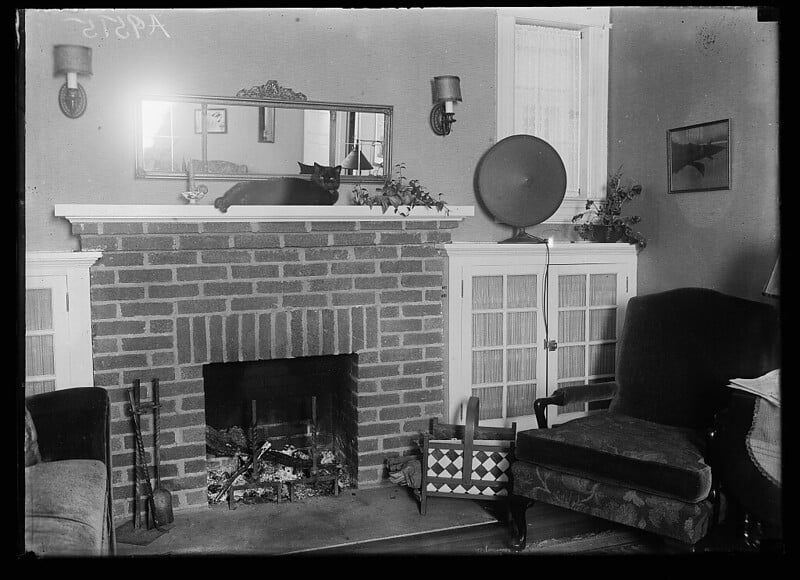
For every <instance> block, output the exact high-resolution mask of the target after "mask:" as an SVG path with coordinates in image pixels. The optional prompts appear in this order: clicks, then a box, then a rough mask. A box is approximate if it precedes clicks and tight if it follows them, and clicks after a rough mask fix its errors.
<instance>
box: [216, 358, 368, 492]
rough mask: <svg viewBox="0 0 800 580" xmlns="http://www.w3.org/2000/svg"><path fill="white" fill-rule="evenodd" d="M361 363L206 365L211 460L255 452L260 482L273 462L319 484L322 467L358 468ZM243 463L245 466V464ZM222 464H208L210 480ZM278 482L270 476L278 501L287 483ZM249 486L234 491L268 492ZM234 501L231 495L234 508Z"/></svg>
mask: <svg viewBox="0 0 800 580" xmlns="http://www.w3.org/2000/svg"><path fill="white" fill-rule="evenodd" d="M355 358H356V356H355V355H329V356H312V357H300V358H294V359H276V360H266V361H248V362H228V363H213V364H207V365H205V366H204V367H203V382H204V388H205V410H206V426H207V427H206V431H207V433H206V435H207V436H206V444H207V450H208V453H209V459H210V458H212V457H213V458H214V459H219V456H220V454H221V455H222V456H227V455H233V456H237V457H238V456H239V455H241V454H243V453H244V454H245V455H248V453H249V455H248V460H249V461H251V462H252V466H251V468H250V472H251V474H256V475H258V474H259V473H260V471H261V467H262V462H264V461H267V462H270V463H273V464H274V466H275V467H278V469H287V470H288V471H289V472H290V474H289V475H291V476H293V477H295V478H300V480H304V481H310V480H313V481H314V482H315V483H316V482H317V480H318V479H319V477H320V476H319V473H320V466H321V465H324V464H326V463H327V464H328V465H336V466H337V468H336V473H337V474H340V473H341V469H342V466H345V469H347V466H348V465H349V466H355V465H356V436H357V420H356V419H357V418H356V411H355V406H354V405H353V403H352V400H353V383H354V379H353V371H354V368H355V367H354V365H355ZM238 463H239V464H240V465H239V467H241V458H239V460H238ZM218 465H219V462H218V461H210V462H209V472H210V475H211V471H212V470H216V469H217V466H218ZM280 466H283V467H282V468H281V467H280ZM303 467H305V469H303ZM323 471H325V470H324V469H323ZM275 475H276V474H275V472H274V470H273V471H271V472H270V477H269V478H268V480H269V481H270V482H272V483H275V484H277V487H276V494H277V498H278V501H280V494H281V490H282V489H285V486H284V488H281V487H280V482H282V481H284V479H283V478H282V477H280V474H278V476H277V477H276V476H275ZM304 476H305V477H304ZM210 479H211V477H210ZM250 479H251V483H250V484H248V485H245V486H243V487H241V486H240V487H239V488H234V489H239V490H242V489H245V490H248V491H251V490H253V489H256V490H261V489H262V488H265V487H269V486H268V485H261V484H259V483H257V482H256V480H255V479H254V476H252V475H251V478H250ZM328 479H332V478H330V477H329V478H328ZM263 480H264V479H263V477H262V478H260V479H259V480H258V481H262V482H263ZM292 481H296V479H292ZM335 486H336V484H334V490H335V491H336V492H337V493H338V488H337V487H335ZM289 490H290V491H292V492H293V490H294V488H293V487H291V486H290V487H289ZM211 497H212V496H211V495H209V499H211ZM292 497H293V496H292ZM232 498H233V495H232V494H231V493H228V499H229V502H230V501H231V500H232Z"/></svg>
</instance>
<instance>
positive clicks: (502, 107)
mask: <svg viewBox="0 0 800 580" xmlns="http://www.w3.org/2000/svg"><path fill="white" fill-rule="evenodd" d="M516 24H534V25H538V26H551V27H557V28H567V29H571V30H579V31H581V33H582V39H581V61H582V73H581V81H580V85H581V112H582V113H581V129H580V132H581V141H582V147H581V154H580V170H579V175H580V178H579V188H580V194H579V196H578V197H565V198H564V201H563V202H562V204H561V206H560V207H559V208H558V210H556V212H555V213H554V214H553V215H552V216H551V217H550V218H548V219H547V220H545V221H544V222H543V223H545V224H568V223H571V222H572V216H574V215H575V214H578V213H580V212H582V211H584V210H585V206H586V201H587V200H589V199H602V198H604V197H605V195H606V182H607V179H608V54H609V30H610V28H611V24H610V9H609V8H607V7H605V8H604V7H592V8H569V7H567V8H516V9H514V8H508V9H499V10H498V11H497V141H500V140H501V139H504V138H506V137H509V136H511V135H513V134H515V131H514V36H515V33H514V26H515V25H516Z"/></svg>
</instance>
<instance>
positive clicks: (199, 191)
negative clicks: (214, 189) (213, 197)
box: [181, 158, 208, 203]
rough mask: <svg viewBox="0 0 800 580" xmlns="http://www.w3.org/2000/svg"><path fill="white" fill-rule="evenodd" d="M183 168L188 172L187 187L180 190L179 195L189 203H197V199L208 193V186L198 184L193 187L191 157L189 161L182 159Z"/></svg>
mask: <svg viewBox="0 0 800 580" xmlns="http://www.w3.org/2000/svg"><path fill="white" fill-rule="evenodd" d="M183 170H184V171H187V172H188V174H189V189H188V190H187V191H182V192H181V195H182V196H183V198H184V199H185V200H186V201H188V202H189V203H197V200H198V199H203V198H204V197H205V195H206V194H207V193H208V188H207V187H206V186H205V185H202V184H201V185H198V186H197V187H195V185H194V163H193V161H192V160H191V159H189V162H188V163H187V162H186V159H185V158H184V160H183Z"/></svg>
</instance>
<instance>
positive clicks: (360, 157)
mask: <svg viewBox="0 0 800 580" xmlns="http://www.w3.org/2000/svg"><path fill="white" fill-rule="evenodd" d="M342 167H343V168H345V169H357V170H360V171H369V170H370V169H372V165H371V164H370V162H369V161H367V158H366V157H364V154H363V153H362V152H361V149H359V147H358V145H356V146H355V147H353V150H352V151H351V152H350V153H348V155H347V157H345V158H344V161H342Z"/></svg>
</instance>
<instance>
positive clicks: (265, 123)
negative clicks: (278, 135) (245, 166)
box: [258, 107, 275, 143]
mask: <svg viewBox="0 0 800 580" xmlns="http://www.w3.org/2000/svg"><path fill="white" fill-rule="evenodd" d="M258 142H259V143H275V107H259V108H258Z"/></svg>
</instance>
